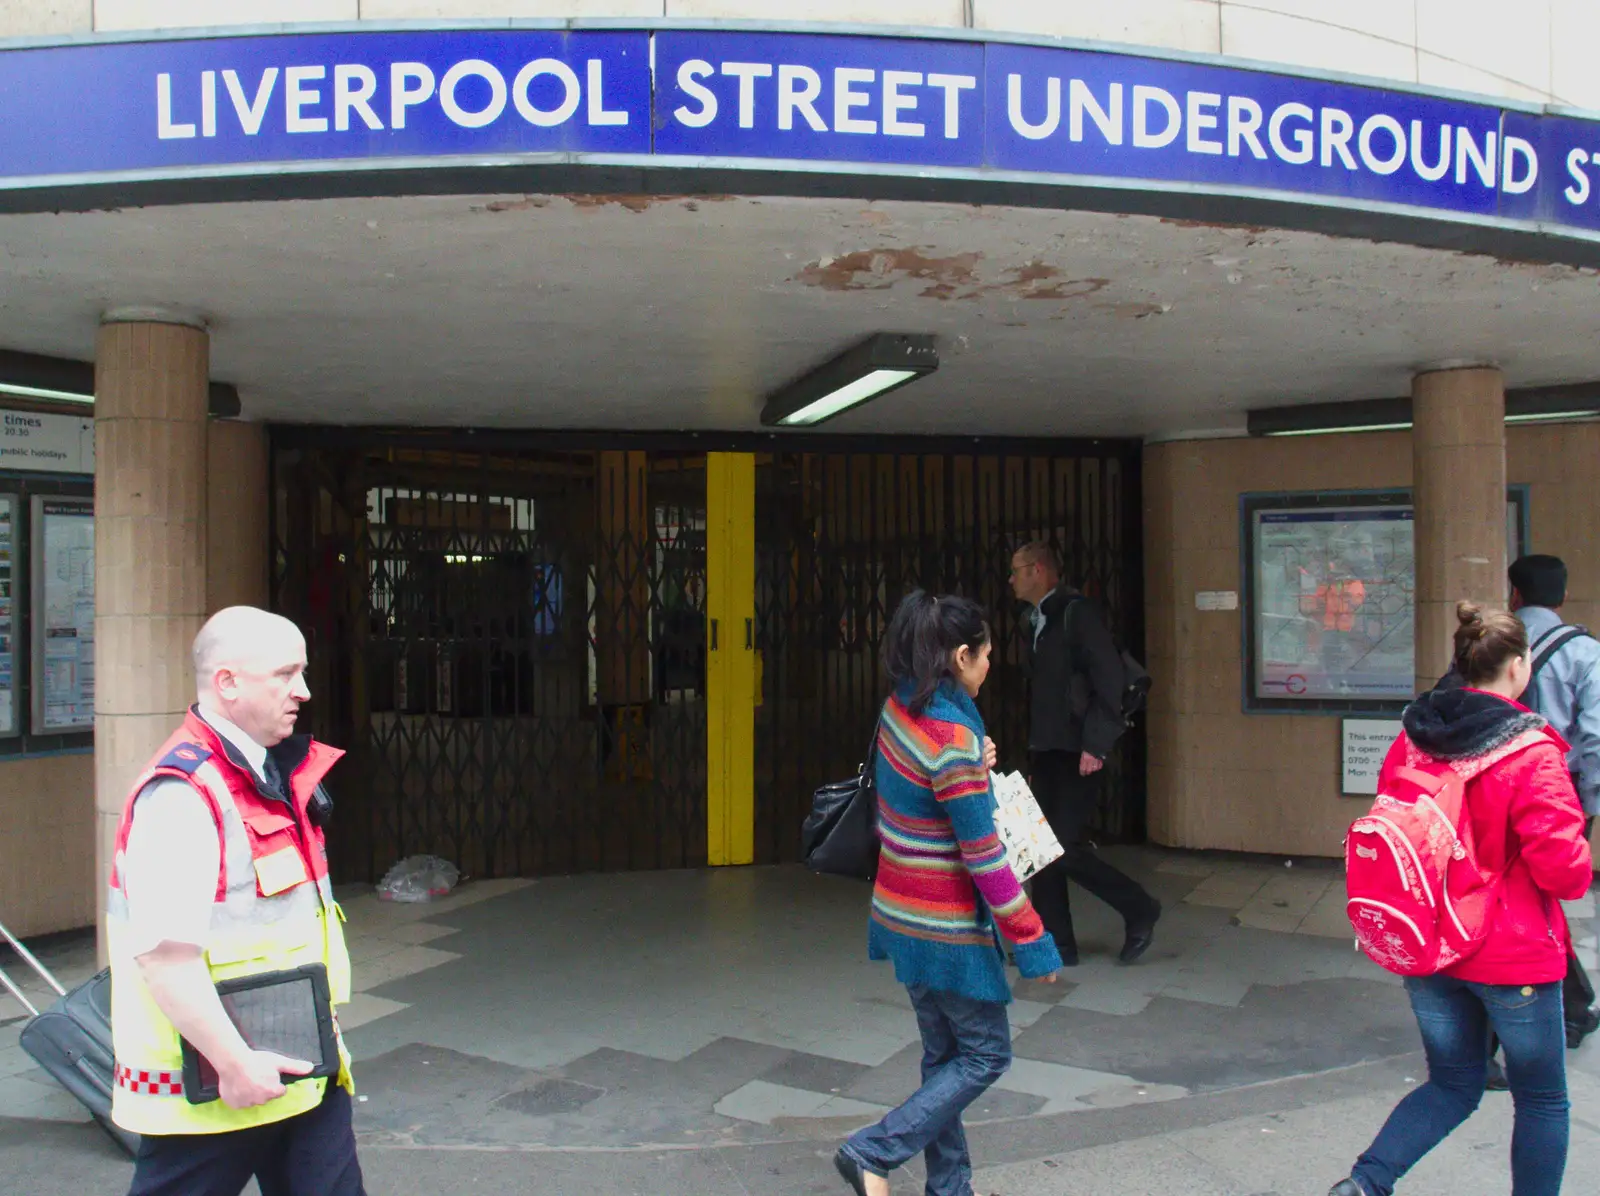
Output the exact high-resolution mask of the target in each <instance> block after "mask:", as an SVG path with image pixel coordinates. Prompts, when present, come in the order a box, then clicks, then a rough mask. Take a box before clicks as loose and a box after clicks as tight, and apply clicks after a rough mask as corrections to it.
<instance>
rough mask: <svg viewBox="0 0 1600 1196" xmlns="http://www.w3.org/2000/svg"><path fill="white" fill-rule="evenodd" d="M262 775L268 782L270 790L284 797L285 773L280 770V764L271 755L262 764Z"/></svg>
mask: <svg viewBox="0 0 1600 1196" xmlns="http://www.w3.org/2000/svg"><path fill="white" fill-rule="evenodd" d="M261 777H262V780H264V781H265V782H266V785H267V789H268V791H269V792H271V793H273V794H275V795H276V796H278V797H284V796H285V794H284V792H283V774H282V773H281V772H279V771H278V764H277V761H275V760H274V759H273V758H272V757H271V756H270V755H269V756H267V758H266V760H265V761H264V762H263V763H262V765H261Z"/></svg>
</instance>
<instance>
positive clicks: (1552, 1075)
mask: <svg viewBox="0 0 1600 1196" xmlns="http://www.w3.org/2000/svg"><path fill="white" fill-rule="evenodd" d="M1406 991H1407V992H1409V993H1410V994H1411V1008H1412V1010H1413V1011H1414V1012H1415V1013H1416V1015H1417V1025H1418V1027H1419V1028H1420V1029H1421V1030H1422V1046H1423V1049H1424V1050H1425V1051H1426V1052H1427V1055H1428V1082H1427V1083H1426V1084H1424V1085H1423V1086H1422V1087H1421V1088H1418V1089H1417V1090H1416V1091H1415V1092H1413V1093H1412V1094H1411V1095H1410V1096H1408V1097H1406V1098H1405V1099H1404V1100H1403V1101H1401V1102H1400V1103H1399V1104H1398V1105H1396V1106H1395V1110H1394V1112H1393V1113H1391V1114H1389V1120H1388V1122H1387V1123H1386V1124H1385V1125H1384V1127H1383V1129H1382V1130H1381V1131H1380V1132H1379V1134H1378V1136H1377V1138H1375V1139H1374V1140H1373V1143H1372V1145H1371V1146H1369V1147H1368V1148H1367V1152H1366V1153H1365V1154H1363V1155H1362V1156H1361V1158H1360V1159H1358V1160H1357V1162H1356V1165H1355V1168H1354V1170H1353V1171H1352V1172H1351V1176H1352V1177H1353V1178H1354V1179H1355V1181H1356V1182H1357V1183H1358V1184H1360V1185H1361V1188H1362V1190H1363V1191H1364V1192H1366V1193H1368V1196H1389V1194H1390V1193H1391V1192H1393V1191H1394V1185H1395V1181H1396V1180H1398V1179H1399V1178H1400V1177H1401V1176H1402V1175H1404V1174H1405V1173H1406V1172H1407V1171H1409V1170H1411V1168H1412V1167H1413V1166H1414V1165H1415V1164H1416V1162H1417V1160H1418V1159H1420V1158H1422V1156H1423V1155H1425V1154H1427V1153H1428V1152H1429V1151H1430V1150H1432V1149H1433V1148H1434V1147H1435V1146H1437V1145H1438V1144H1439V1143H1440V1142H1442V1141H1444V1139H1445V1137H1446V1136H1447V1135H1448V1134H1449V1133H1450V1131H1451V1130H1453V1129H1455V1128H1456V1126H1458V1125H1460V1124H1461V1123H1462V1122H1463V1121H1465V1120H1466V1119H1467V1118H1468V1117H1470V1116H1472V1112H1473V1110H1475V1109H1476V1108H1477V1107H1478V1102H1479V1101H1480V1100H1481V1099H1482V1098H1483V1082H1484V1075H1485V1071H1486V1068H1487V1064H1488V1060H1489V1032H1490V1031H1491V1030H1493V1031H1494V1033H1495V1034H1496V1035H1498V1036H1499V1038H1500V1041H1501V1043H1502V1044H1503V1045H1504V1047H1505V1052H1506V1080H1507V1081H1508V1083H1509V1084H1510V1086H1511V1099H1512V1101H1513V1102H1515V1105H1516V1124H1515V1128H1514V1129H1513V1131H1512V1135H1511V1191H1512V1193H1513V1196H1558V1193H1559V1192H1560V1191H1561V1176H1562V1173H1563V1172H1564V1171H1565V1170H1566V1167H1567V1113H1568V1104H1567V1058H1566V1048H1567V1037H1566V1026H1565V1024H1564V1022H1563V1020H1562V1016H1561V982H1560V981H1555V982H1552V983H1550V984H1533V985H1515V984H1508V985H1497V984H1471V983H1468V982H1467V981H1464V980H1452V979H1451V978H1450V977H1448V976H1424V977H1420V978H1413V979H1410V980H1407V981H1406Z"/></svg>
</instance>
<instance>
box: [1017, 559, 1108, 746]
mask: <svg viewBox="0 0 1600 1196" xmlns="http://www.w3.org/2000/svg"><path fill="white" fill-rule="evenodd" d="M1039 610H1040V612H1041V613H1042V614H1043V615H1044V628H1043V630H1041V631H1040V632H1039V634H1038V637H1037V638H1036V639H1035V638H1032V628H1031V627H1028V626H1026V625H1025V626H1024V629H1023V634H1024V635H1026V636H1029V637H1030V642H1031V646H1030V649H1029V654H1028V656H1029V672H1030V673H1031V675H1032V681H1033V693H1032V708H1031V719H1030V726H1029V742H1028V747H1029V749H1030V750H1032V751H1036V752H1052V751H1054V752H1088V753H1089V754H1090V755H1091V756H1098V757H1100V758H1101V759H1102V760H1103V759H1105V758H1106V756H1107V755H1109V754H1110V752H1111V749H1112V747H1114V746H1115V745H1116V742H1117V738H1118V737H1119V736H1120V735H1121V734H1122V732H1123V730H1124V728H1125V727H1126V725H1127V724H1126V723H1125V722H1124V720H1123V717H1122V683H1123V668H1122V654H1121V653H1120V652H1118V651H1117V646H1116V643H1115V642H1114V641H1113V640H1112V638H1111V632H1110V631H1109V630H1108V629H1107V627H1106V621H1105V616H1104V615H1103V614H1102V613H1101V610H1100V606H1099V604H1098V603H1096V602H1095V601H1094V600H1093V599H1090V598H1085V597H1084V596H1083V595H1082V594H1080V593H1078V592H1077V591H1076V590H1073V589H1070V588H1068V587H1066V586H1063V587H1061V588H1060V589H1057V590H1056V591H1055V592H1054V593H1052V594H1051V595H1050V596H1049V597H1048V598H1046V599H1045V600H1044V601H1043V602H1042V603H1040V604H1039Z"/></svg>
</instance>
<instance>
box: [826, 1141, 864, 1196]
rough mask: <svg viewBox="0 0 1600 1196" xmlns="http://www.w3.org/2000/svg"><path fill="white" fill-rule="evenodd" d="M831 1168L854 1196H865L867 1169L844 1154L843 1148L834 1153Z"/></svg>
mask: <svg viewBox="0 0 1600 1196" xmlns="http://www.w3.org/2000/svg"><path fill="white" fill-rule="evenodd" d="M833 1166H834V1169H835V1170H836V1171H838V1172H839V1175H840V1177H841V1178H842V1179H843V1180H844V1182H845V1183H847V1184H849V1185H850V1188H851V1190H852V1191H853V1192H855V1194H856V1196H867V1181H866V1178H865V1177H866V1174H867V1169H866V1168H865V1167H863V1166H862V1165H861V1164H860V1163H858V1162H856V1161H855V1159H853V1158H851V1157H850V1156H849V1155H848V1154H846V1153H845V1150H844V1147H842V1146H841V1147H840V1148H839V1149H838V1150H837V1151H836V1152H835V1153H834V1156H833Z"/></svg>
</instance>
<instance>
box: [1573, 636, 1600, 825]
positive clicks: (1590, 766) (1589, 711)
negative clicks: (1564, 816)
mask: <svg viewBox="0 0 1600 1196" xmlns="http://www.w3.org/2000/svg"><path fill="white" fill-rule="evenodd" d="M1580 642H1581V643H1582V644H1583V646H1584V647H1585V648H1587V649H1588V660H1587V661H1586V662H1585V665H1586V667H1583V668H1580V669H1579V670H1578V672H1577V675H1576V676H1575V677H1574V678H1573V686H1572V728H1571V732H1572V734H1571V740H1572V752H1571V753H1570V754H1569V755H1568V756H1567V767H1568V768H1569V769H1570V770H1571V771H1572V775H1573V781H1574V783H1575V784H1576V786H1577V789H1578V797H1579V799H1581V800H1582V802H1583V812H1584V813H1585V814H1600V643H1596V642H1595V641H1594V640H1583V641H1580Z"/></svg>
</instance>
